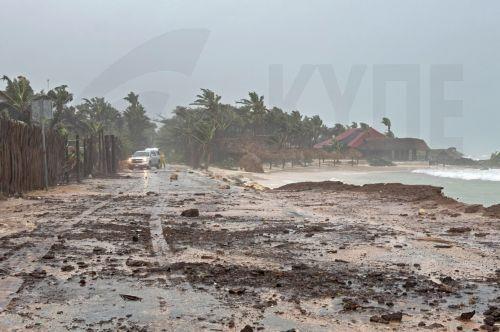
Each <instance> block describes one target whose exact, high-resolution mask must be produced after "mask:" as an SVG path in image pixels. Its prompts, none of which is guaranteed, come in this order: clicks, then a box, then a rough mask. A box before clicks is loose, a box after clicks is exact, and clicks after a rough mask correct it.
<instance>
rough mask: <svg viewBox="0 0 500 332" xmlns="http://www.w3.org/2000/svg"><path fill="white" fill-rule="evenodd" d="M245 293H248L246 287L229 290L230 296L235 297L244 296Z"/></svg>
mask: <svg viewBox="0 0 500 332" xmlns="http://www.w3.org/2000/svg"><path fill="white" fill-rule="evenodd" d="M245 292H246V289H245V288H244V287H240V288H231V289H230V290H229V294H234V295H243V294H245Z"/></svg>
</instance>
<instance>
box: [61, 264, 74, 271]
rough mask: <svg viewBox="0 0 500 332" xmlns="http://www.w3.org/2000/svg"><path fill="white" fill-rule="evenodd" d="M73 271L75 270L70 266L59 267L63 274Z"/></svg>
mask: <svg viewBox="0 0 500 332" xmlns="http://www.w3.org/2000/svg"><path fill="white" fill-rule="evenodd" d="M74 269H75V268H74V266H72V265H63V266H62V267H61V271H63V272H69V271H73V270H74Z"/></svg>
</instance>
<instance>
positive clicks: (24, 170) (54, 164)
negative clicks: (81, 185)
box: [0, 119, 66, 195]
mask: <svg viewBox="0 0 500 332" xmlns="http://www.w3.org/2000/svg"><path fill="white" fill-rule="evenodd" d="M46 146H47V165H48V180H49V185H51V186H53V185H56V184H58V183H59V181H60V180H61V179H62V177H63V173H64V165H65V162H66V159H65V147H66V143H65V139H64V138H63V137H62V136H61V135H59V134H58V133H57V132H55V131H53V130H46ZM42 188H44V168H43V147H42V130H41V128H40V127H36V126H30V125H26V124H25V123H22V122H17V121H10V120H6V119H0V192H2V193H4V194H6V195H12V194H15V193H21V192H25V191H29V190H34V189H42Z"/></svg>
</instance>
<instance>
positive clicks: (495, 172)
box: [412, 168, 500, 181]
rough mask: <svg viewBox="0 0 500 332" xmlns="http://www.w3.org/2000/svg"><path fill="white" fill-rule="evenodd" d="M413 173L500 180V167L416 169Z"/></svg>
mask: <svg viewBox="0 0 500 332" xmlns="http://www.w3.org/2000/svg"><path fill="white" fill-rule="evenodd" d="M412 173H418V174H426V175H431V176H437V177H441V178H451V179H461V180H483V181H500V169H432V168H427V169H416V170H413V171H412Z"/></svg>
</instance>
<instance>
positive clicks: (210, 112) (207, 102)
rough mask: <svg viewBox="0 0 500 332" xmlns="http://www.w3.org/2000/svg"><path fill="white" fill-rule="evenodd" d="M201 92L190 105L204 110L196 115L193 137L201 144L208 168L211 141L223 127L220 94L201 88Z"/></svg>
mask: <svg viewBox="0 0 500 332" xmlns="http://www.w3.org/2000/svg"><path fill="white" fill-rule="evenodd" d="M201 92H202V93H201V94H198V95H197V96H196V98H197V99H196V100H195V101H194V102H193V103H191V105H195V106H200V107H202V109H203V110H204V111H205V112H203V114H202V115H201V116H198V121H196V122H195V128H196V129H195V131H194V135H193V138H194V139H195V140H196V141H197V142H198V143H199V144H200V145H201V148H202V154H203V159H204V160H205V167H206V168H208V166H209V164H210V160H211V143H212V141H213V140H214V138H215V136H216V132H217V129H220V128H222V127H223V122H222V121H223V117H222V116H221V113H222V111H221V103H220V100H221V99H222V97H221V96H219V95H218V94H216V93H215V92H213V91H212V90H209V89H201Z"/></svg>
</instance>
